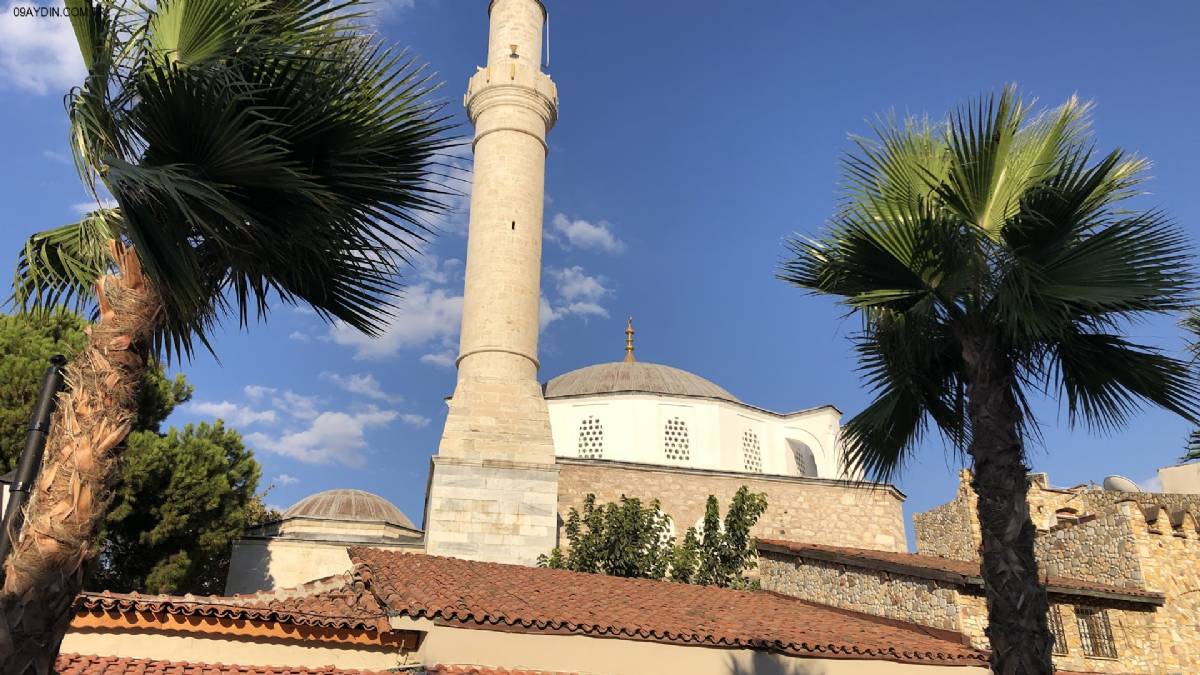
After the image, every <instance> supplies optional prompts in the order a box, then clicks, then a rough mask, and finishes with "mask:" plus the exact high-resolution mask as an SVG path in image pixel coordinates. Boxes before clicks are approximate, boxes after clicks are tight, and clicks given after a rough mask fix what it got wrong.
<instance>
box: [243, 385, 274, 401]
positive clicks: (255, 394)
mask: <svg viewBox="0 0 1200 675" xmlns="http://www.w3.org/2000/svg"><path fill="white" fill-rule="evenodd" d="M275 391H276V389H275V388H274V387H264V386H262V385H259V384H248V385H246V386H244V387H242V393H243V394H245V395H246V398H248V399H252V400H255V401H260V400H262V398H263V397H264V396H266V395H267V394H273V393H275Z"/></svg>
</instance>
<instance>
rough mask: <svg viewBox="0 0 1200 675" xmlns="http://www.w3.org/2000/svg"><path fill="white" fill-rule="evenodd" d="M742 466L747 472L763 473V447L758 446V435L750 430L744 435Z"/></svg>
mask: <svg viewBox="0 0 1200 675" xmlns="http://www.w3.org/2000/svg"><path fill="white" fill-rule="evenodd" d="M742 465H743V466H745V467H746V470H747V471H752V472H754V473H762V446H760V445H759V444H758V434H756V433H754V432H753V431H750V430H749V429H747V430H746V432H745V433H743V434H742Z"/></svg>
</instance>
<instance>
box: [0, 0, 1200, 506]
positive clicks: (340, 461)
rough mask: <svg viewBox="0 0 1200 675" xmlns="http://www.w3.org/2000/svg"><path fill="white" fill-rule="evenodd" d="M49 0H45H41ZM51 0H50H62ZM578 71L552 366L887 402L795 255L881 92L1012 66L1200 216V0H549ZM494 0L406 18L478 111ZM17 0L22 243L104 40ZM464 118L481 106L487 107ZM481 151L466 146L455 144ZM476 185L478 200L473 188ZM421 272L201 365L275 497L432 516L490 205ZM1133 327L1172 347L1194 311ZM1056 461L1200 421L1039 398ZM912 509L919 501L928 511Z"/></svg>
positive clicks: (986, 80) (1165, 435)
mask: <svg viewBox="0 0 1200 675" xmlns="http://www.w3.org/2000/svg"><path fill="white" fill-rule="evenodd" d="M18 4H22V5H27V4H29V3H18ZM43 4H44V3H43ZM547 4H548V6H549V8H550V12H551V22H552V24H551V29H552V34H551V38H552V42H551V48H552V52H551V67H550V69H549V70H550V73H551V74H552V76H553V77H554V79H555V81H556V82H557V83H558V86H559V92H560V96H561V100H562V108H561V118H560V122H559V125H558V126H557V127H556V128H555V129H554V131H553V132H552V133H551V136H550V143H551V146H552V152H551V155H550V159H549V163H548V169H547V205H546V233H547V237H548V241H547V243H546V247H545V256H544V266H545V268H546V271H545V275H544V278H543V292H544V294H545V296H546V303H545V305H546V307H545V308H544V312H543V320H544V321H545V322H547V323H546V326H545V330H544V332H543V336H542V343H541V355H542V377H543V379H545V378H548V377H552V376H554V375H556V374H559V373H562V372H565V371H568V370H571V369H574V368H578V367H581V366H584V365H588V364H592V363H598V362H603V361H611V360H616V359H618V358H619V357H620V356H621V354H622V347H623V340H624V335H623V334H622V330H623V328H624V319H625V317H626V316H627V315H633V316H634V317H635V321H636V324H637V329H638V335H637V344H638V356H639V358H641V359H643V360H647V361H654V362H660V363H666V364H669V365H673V366H677V367H681V368H685V369H688V370H691V371H693V372H696V373H698V374H701V375H703V376H705V377H707V378H709V379H712V380H713V381H715V382H717V383H719V384H721V385H722V386H724V387H726V388H727V389H729V390H730V391H731V392H733V393H734V394H735V395H737V396H738V397H740V398H742V399H743V400H745V401H747V402H750V403H753V404H755V405H759V406H763V407H766V408H770V409H775V410H793V409H798V408H804V407H808V406H813V405H819V404H823V403H832V404H834V405H836V406H837V407H838V408H840V409H841V410H842V411H844V412H845V413H846V414H847V416H849V415H852V414H853V413H855V412H857V411H858V410H859V409H860V408H861V407H862V406H863V405H865V403H866V402H867V401H868V394H867V392H865V391H864V390H863V389H862V388H861V386H860V383H859V380H858V377H857V375H856V373H855V372H854V362H853V358H852V353H851V350H850V344H849V342H848V341H847V339H846V336H847V334H848V333H849V332H851V331H852V330H853V329H854V328H855V325H856V324H855V322H854V321H853V320H844V319H842V318H841V316H842V310H841V309H839V308H838V307H836V306H835V305H834V304H833V303H832V301H831V300H829V299H825V298H817V297H809V296H806V295H804V294H802V293H801V292H799V291H798V290H795V289H792V288H789V287H787V286H785V285H784V284H782V283H780V282H778V281H776V280H775V279H774V278H773V275H774V272H775V267H776V265H777V263H778V262H779V260H780V259H781V257H782V255H783V245H782V242H783V239H784V238H785V237H786V236H788V235H789V234H791V233H793V232H801V233H806V234H815V233H817V232H819V231H820V228H821V226H822V224H823V223H824V222H825V219H826V218H827V217H828V216H829V214H830V213H831V211H832V209H833V205H834V202H835V199H836V194H835V190H836V183H837V179H838V172H837V161H838V158H839V156H840V154H841V153H842V152H844V151H845V150H846V149H847V148H848V143H847V140H846V138H847V134H848V133H861V132H864V131H865V130H866V126H867V124H866V120H867V119H868V118H870V117H872V116H873V115H875V114H876V113H880V112H887V111H889V110H895V111H897V112H899V113H902V114H903V113H917V114H920V113H930V114H932V115H934V116H940V115H941V114H942V113H943V112H944V111H945V110H946V109H947V108H948V107H950V106H952V105H954V104H957V103H960V102H963V101H964V100H966V99H968V98H970V97H972V96H975V95H978V94H980V93H982V92H987V91H991V90H994V89H995V88H997V87H998V86H1000V85H1002V84H1003V83H1005V82H1010V81H1012V82H1017V83H1018V84H1019V85H1020V86H1021V88H1022V90H1023V91H1024V92H1025V93H1026V94H1027V95H1030V96H1036V97H1038V98H1039V100H1040V101H1042V102H1043V103H1045V104H1057V103H1060V102H1062V101H1063V100H1064V99H1065V98H1066V97H1068V96H1070V95H1071V94H1073V93H1078V94H1079V95H1080V96H1082V97H1083V98H1087V99H1092V100H1094V101H1095V102H1096V110H1095V129H1096V132H1097V138H1098V141H1099V145H1100V147H1101V148H1102V149H1105V150H1107V149H1109V148H1111V147H1114V146H1120V147H1123V148H1126V149H1128V150H1131V151H1135V152H1137V153H1140V154H1143V155H1145V156H1148V157H1149V158H1151V159H1152V160H1153V161H1154V163H1155V166H1154V171H1153V175H1154V176H1155V180H1154V181H1153V182H1152V183H1151V184H1150V186H1149V189H1150V190H1151V191H1152V194H1150V195H1147V196H1146V197H1143V198H1141V203H1142V204H1143V205H1145V206H1158V207H1163V208H1165V209H1166V210H1167V211H1168V212H1169V213H1170V214H1172V216H1173V217H1174V218H1175V219H1177V221H1178V222H1179V223H1180V225H1181V226H1182V227H1184V228H1185V229H1186V230H1187V231H1188V232H1189V233H1190V234H1191V235H1192V237H1193V239H1194V240H1195V241H1198V242H1200V191H1198V190H1197V189H1196V178H1197V175H1198V171H1197V168H1198V167H1197V158H1198V157H1200V125H1197V124H1196V123H1195V121H1194V117H1195V111H1196V109H1197V107H1198V106H1200V93H1198V91H1197V87H1196V73H1197V68H1198V67H1200V43H1198V42H1197V41H1196V40H1195V39H1194V38H1195V36H1194V30H1195V27H1196V26H1197V25H1200V6H1197V5H1196V4H1194V3H1188V2H1162V3H1138V4H1134V3H1095V2H1085V1H1083V0H1066V1H1063V2H1055V3H1045V2H1017V3H1009V4H1007V5H1005V11H1004V12H996V11H994V10H992V11H989V9H990V8H989V6H988V5H986V4H985V3H968V2H950V1H949V0H946V1H943V2H918V1H909V2H904V3H897V2H841V3H832V2H766V1H764V2H757V3H728V2H697V1H691V2H684V1H682V0H671V1H660V2H632V1H626V0H610V1H606V2H603V3H601V2H578V1H573V2H568V1H567V0H549V1H548V3H547ZM486 6H487V3H486V2H485V0H476V1H467V0H401V1H396V0H392V1H391V2H384V3H381V4H380V5H379V10H380V14H379V16H378V18H377V22H378V25H379V30H380V33H381V35H382V36H383V37H384V39H386V40H387V41H389V42H394V43H398V44H402V45H406V46H408V47H410V48H412V49H413V50H414V51H415V52H417V53H419V54H420V55H421V56H422V57H423V58H424V59H425V60H426V61H428V62H429V63H430V65H431V66H432V67H433V68H434V69H435V70H436V71H438V72H439V73H440V76H441V78H442V79H444V80H445V82H446V84H445V88H444V94H445V97H446V99H447V100H448V101H449V108H448V109H449V110H450V111H451V112H452V113H453V114H454V115H455V116H456V117H457V118H458V119H460V120H463V121H464V124H465V120H464V119H463V114H462V109H461V103H460V102H461V94H462V91H463V90H464V88H465V84H466V78H467V76H468V75H469V74H470V73H472V72H474V67H475V66H476V65H478V64H481V63H482V62H483V60H484V58H485V44H486V29H487V22H486V13H485V10H486ZM12 7H13V3H12V2H11V0H0V8H2V9H3V12H4V13H3V15H0V100H2V101H3V105H2V106H0V149H2V152H0V172H2V173H0V176H2V178H3V179H2V180H0V203H3V204H4V206H5V208H4V212H3V217H2V220H0V223H2V225H0V252H3V251H8V252H9V255H10V256H12V257H11V258H10V260H13V261H15V255H16V251H17V248H18V246H19V245H20V243H21V242H22V241H23V239H24V238H25V237H27V236H28V235H29V234H30V233H31V232H33V231H35V230H39V229H44V228H47V227H51V226H54V225H58V224H61V223H64V222H67V221H68V220H70V219H72V218H73V217H75V216H76V215H77V213H78V209H79V208H83V207H80V206H78V205H79V204H81V203H84V202H86V196H85V192H84V190H83V188H82V187H81V186H80V183H79V181H78V179H77V177H76V176H75V173H74V170H73V168H72V166H71V165H70V162H69V158H68V150H67V145H66V132H67V121H66V116H65V114H64V112H63V106H62V96H63V93H64V92H65V91H66V89H67V87H69V86H70V85H71V84H72V83H74V82H75V81H77V80H76V78H77V77H78V74H79V69H80V68H81V66H79V64H78V55H77V53H76V52H75V48H74V45H73V43H72V40H71V36H70V33H69V28H68V27H67V25H66V22H65V20H58V19H48V18H44V19H36V18H18V17H15V16H14V14H13V11H12ZM463 130H464V132H466V131H468V129H467V128H466V127H464V129H463ZM455 161H456V163H457V165H458V167H459V170H458V173H459V175H460V176H461V177H464V178H466V177H469V173H468V171H467V169H468V166H469V164H468V163H467V161H466V159H464V158H460V159H457V160H455ZM460 202H461V200H460ZM456 206H457V207H458V210H457V212H456V213H454V214H451V215H450V216H448V217H447V218H445V219H443V220H442V221H441V222H439V223H438V224H439V226H440V227H441V229H442V231H443V234H442V235H441V236H440V237H439V238H438V239H437V240H436V242H434V244H433V245H432V246H431V247H430V249H429V255H428V256H427V257H426V259H425V260H424V261H423V262H422V264H421V266H420V267H418V268H417V269H414V270H413V271H412V273H411V275H410V281H409V283H410V288H409V291H408V296H407V299H406V304H405V309H404V314H403V315H402V316H401V317H400V318H399V320H398V321H397V322H396V323H395V325H394V326H393V327H392V329H391V330H390V331H389V332H388V333H387V335H386V336H384V338H383V339H381V340H376V341H370V340H366V339H365V338H361V337H359V336H356V335H353V334H351V333H349V332H347V331H344V330H341V329H339V328H337V327H330V326H326V325H323V324H321V323H320V321H318V319H317V318H316V317H315V316H313V315H311V314H305V313H303V312H297V311H293V310H289V309H286V308H282V309H280V310H279V311H277V312H275V313H274V314H273V315H272V316H271V317H270V320H269V322H268V323H267V324H265V325H255V326H252V327H251V329H250V330H248V331H246V332H240V331H238V330H237V328H236V326H233V325H231V326H230V327H229V329H228V330H226V331H224V332H223V333H221V334H219V335H217V336H216V340H215V344H216V345H217V348H218V352H219V356H220V361H219V362H218V361H216V360H214V359H213V358H211V357H209V356H206V355H201V356H200V357H199V358H197V359H196V360H195V361H193V362H191V363H188V364H184V365H182V366H181V369H182V370H183V371H184V372H186V373H187V375H188V377H189V379H190V380H191V381H192V382H193V383H194V384H195V386H196V396H195V401H194V402H193V404H191V405H189V406H187V407H186V408H184V409H182V410H180V411H179V412H177V413H176V415H175V416H174V417H173V419H172V420H171V421H172V422H173V423H185V422H189V421H198V420H203V419H211V418H212V417H213V416H215V415H218V414H219V415H222V416H224V417H226V419H227V420H229V421H230V422H231V423H232V424H233V425H234V426H236V427H237V428H239V429H241V430H242V431H243V432H244V433H246V434H247V438H248V439H249V441H250V442H251V444H252V445H253V446H254V447H255V449H256V450H257V452H258V457H259V459H260V461H261V462H262V464H263V467H264V476H265V478H266V481H267V482H273V483H274V485H275V487H274V488H273V489H272V491H271V493H270V495H269V497H268V501H269V502H270V503H271V504H275V505H279V506H286V505H288V504H291V503H292V502H294V501H296V500H297V499H299V498H301V497H303V496H304V495H306V494H310V493H312V492H316V491H318V490H321V489H326V488H332V487H357V488H362V489H366V490H371V491H374V492H378V493H379V494H382V495H384V496H386V497H388V498H389V499H391V500H393V501H394V502H395V503H396V504H397V505H399V506H400V507H401V508H402V509H403V510H404V511H405V512H406V513H408V514H409V515H410V516H411V517H412V518H413V519H414V520H417V521H419V519H420V517H421V512H422V504H423V498H424V491H425V481H426V474H427V471H428V466H429V457H430V455H431V454H432V453H434V452H435V451H436V448H437V441H438V438H439V435H440V431H441V424H442V421H443V419H444V417H445V404H444V402H443V398H444V397H445V396H447V395H449V394H450V393H451V391H452V389H453V385H454V371H453V368H452V367H451V366H449V365H448V364H449V361H450V358H451V356H450V355H451V354H453V350H454V348H455V347H456V345H457V329H458V312H459V311H460V308H461V293H462V276H461V275H462V259H463V257H464V255H465V248H466V246H465V244H466V240H465V238H464V234H465V222H466V205H465V202H461V203H459V204H457V205H456ZM1132 335H1133V336H1134V337H1136V338H1138V339H1140V340H1142V341H1145V342H1148V343H1152V344H1157V345H1160V346H1163V347H1164V348H1167V349H1170V350H1179V349H1181V347H1182V344H1183V336H1182V334H1181V333H1180V332H1179V330H1178V329H1177V328H1176V326H1175V324H1174V320H1173V319H1162V320H1155V321H1152V322H1148V323H1144V324H1141V325H1138V326H1135V327H1134V329H1133V332H1132ZM1038 408H1039V412H1040V414H1041V420H1042V422H1043V424H1044V431H1045V442H1044V444H1043V445H1041V446H1037V447H1031V448H1030V459H1031V462H1032V465H1033V467H1034V469H1035V470H1038V471H1048V472H1049V473H1050V477H1051V480H1052V481H1053V482H1054V483H1055V484H1058V485H1071V484H1076V483H1080V482H1086V481H1089V480H1095V481H1099V480H1100V479H1101V478H1103V477H1104V475H1106V474H1109V473H1119V474H1124V475H1127V476H1129V477H1131V478H1134V479H1135V480H1139V481H1143V480H1146V479H1149V478H1150V477H1152V476H1153V475H1154V469H1155V468H1156V467H1158V466H1162V465H1165V464H1169V463H1172V462H1173V461H1174V460H1175V459H1176V458H1177V457H1178V456H1179V455H1180V453H1181V447H1182V444H1183V440H1184V437H1185V436H1186V434H1187V431H1188V427H1187V425H1186V424H1185V423H1184V422H1183V421H1181V420H1179V419H1176V418H1173V417H1172V416H1170V415H1168V414H1166V413H1162V412H1158V411H1147V412H1145V413H1144V414H1142V415H1139V416H1138V417H1136V418H1135V419H1134V420H1133V421H1132V423H1131V424H1130V425H1129V426H1128V427H1127V428H1126V429H1124V430H1122V431H1121V432H1119V433H1115V434H1110V435H1107V436H1097V435H1092V434H1089V433H1088V432H1087V431H1086V430H1083V429H1079V430H1071V429H1069V428H1067V426H1066V424H1065V419H1064V417H1065V416H1064V415H1062V414H1061V413H1060V411H1059V409H1058V407H1057V406H1056V405H1055V404H1054V402H1053V401H1043V402H1040V403H1039V405H1038ZM958 466H959V460H958V459H957V458H956V457H954V456H953V455H948V454H947V453H946V452H945V451H944V450H943V448H941V447H940V446H938V445H937V444H936V443H931V444H929V445H928V446H927V447H926V448H924V449H923V451H922V452H921V453H920V456H919V458H918V461H916V462H914V463H912V464H911V465H910V466H909V467H908V470H907V471H905V472H904V474H903V475H902V476H901V477H900V478H899V480H898V481H897V484H898V486H899V487H900V489H901V490H903V491H904V492H905V493H906V494H907V495H908V497H909V498H908V502H907V504H906V512H907V513H909V514H911V513H912V512H914V511H920V510H924V509H927V508H929V507H931V506H933V505H936V504H938V503H941V502H944V501H946V500H948V499H949V498H951V497H952V496H953V492H954V487H955V482H956V471H957V468H958ZM910 529H911V526H910Z"/></svg>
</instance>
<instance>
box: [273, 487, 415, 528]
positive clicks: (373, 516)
mask: <svg viewBox="0 0 1200 675" xmlns="http://www.w3.org/2000/svg"><path fill="white" fill-rule="evenodd" d="M283 517H284V518H285V519H286V518H317V519H321V520H351V521H357V522H372V523H380V522H382V523H391V524H393V525H399V526H401V527H406V528H409V529H415V528H414V527H413V523H412V521H411V520H409V519H408V516H406V515H404V512H403V511H401V510H400V509H398V508H397V507H396V505H395V504H393V503H391V502H389V501H388V500H386V499H384V498H383V497H380V496H379V495H377V494H372V493H370V492H366V491H365V490H325V491H324V492H318V493H316V494H315V495H309V496H307V497H305V498H304V499H301V500H300V501H298V502H296V503H295V504H293V505H292V507H291V508H289V509H288V510H287V511H284V512H283Z"/></svg>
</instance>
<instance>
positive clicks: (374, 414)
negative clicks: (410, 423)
mask: <svg viewBox="0 0 1200 675" xmlns="http://www.w3.org/2000/svg"><path fill="white" fill-rule="evenodd" d="M396 417H397V414H396V413H395V412H393V411H390V410H380V409H378V408H374V407H372V408H368V409H367V410H366V411H364V412H361V413H357V414H354V415H351V414H348V413H344V412H322V413H320V414H319V415H317V416H316V417H315V418H313V420H312V422H311V423H310V425H309V427H308V428H307V429H305V430H303V431H297V432H294V433H288V434H283V435H282V436H278V437H276V436H268V435H267V434H263V433H259V432H254V433H251V434H247V435H246V441H247V442H249V443H250V444H251V445H252V446H253V447H254V448H255V449H261V450H264V451H266V452H272V453H275V454H277V455H282V456H284V457H291V458H292V459H295V460H299V461H301V462H304V463H306V464H329V463H334V462H336V463H338V464H344V465H346V466H351V467H362V466H364V465H365V464H366V457H365V455H364V454H363V450H364V448H366V446H367V441H366V438H365V435H364V431H365V430H366V429H367V428H368V427H376V426H384V425H387V424H388V423H390V422H391V421H393V420H395V419H396Z"/></svg>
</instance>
